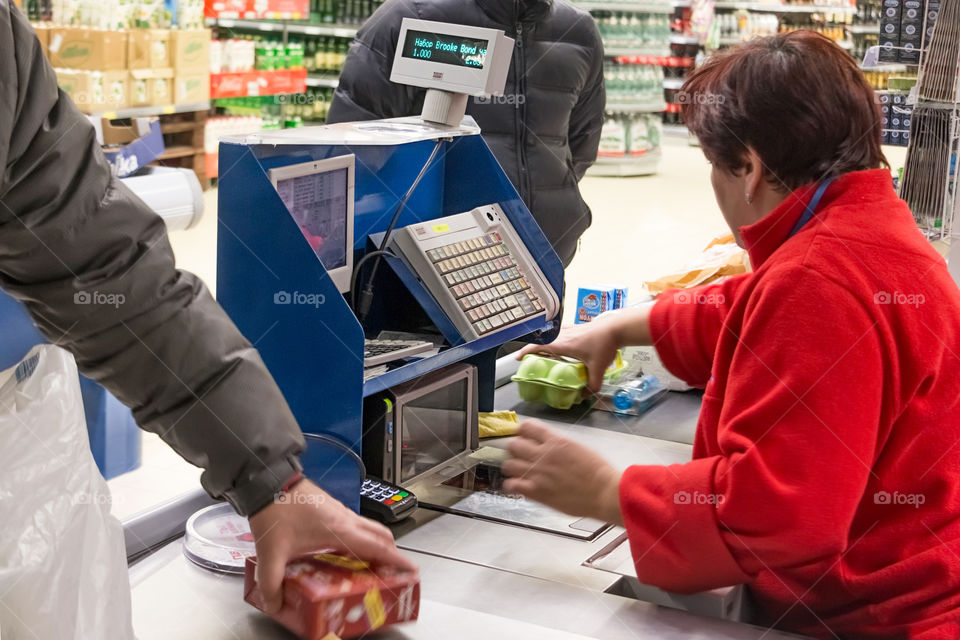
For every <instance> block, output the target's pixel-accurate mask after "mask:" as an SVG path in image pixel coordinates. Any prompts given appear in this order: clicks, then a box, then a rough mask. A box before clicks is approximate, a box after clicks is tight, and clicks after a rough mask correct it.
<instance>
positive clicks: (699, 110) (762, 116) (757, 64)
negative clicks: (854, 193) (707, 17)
mask: <svg viewBox="0 0 960 640" xmlns="http://www.w3.org/2000/svg"><path fill="white" fill-rule="evenodd" d="M874 95H875V94H874V91H873V89H872V88H871V87H870V85H869V84H867V81H866V78H864V77H863V74H862V73H861V72H860V69H859V68H858V67H857V64H856V62H855V61H854V60H853V58H851V57H850V54H848V53H847V52H845V51H844V50H843V49H841V48H840V47H838V46H837V45H836V44H834V43H833V42H832V41H831V40H830V39H828V38H826V37H824V36H822V35H820V34H818V33H814V32H813V31H806V30H800V31H794V32H792V33H784V34H779V35H776V36H771V37H768V38H757V39H756V40H751V41H750V42H747V43H745V44H742V45H740V46H738V47H734V48H732V49H731V50H730V51H728V52H724V53H720V54H717V55H714V56H712V57H711V58H709V59H708V60H707V62H706V63H704V65H703V66H701V67H700V68H698V69H696V70H695V71H694V72H693V74H692V75H691V76H690V78H689V79H688V80H687V81H686V82H685V83H684V85H683V88H682V89H681V92H680V94H679V96H678V97H679V101H680V102H681V104H682V108H683V118H684V121H685V122H686V124H687V127H688V128H689V129H690V131H691V133H693V134H694V135H695V136H697V138H698V139H699V141H700V144H701V146H702V147H703V152H704V154H705V155H706V156H707V159H708V160H710V161H711V162H712V163H714V165H716V166H717V167H719V168H720V169H723V170H725V171H728V172H730V173H736V172H737V171H739V170H740V169H741V168H742V167H743V165H744V160H745V155H746V152H747V147H750V148H752V149H753V150H754V151H756V152H757V154H758V155H759V156H760V159H761V161H762V162H763V164H764V168H765V170H766V172H767V173H769V174H770V175H769V177H768V179H769V180H770V181H771V182H772V183H773V184H775V185H777V186H780V187H783V188H787V189H790V190H793V189H796V188H798V187H801V186H803V185H805V184H810V183H812V182H816V181H817V180H820V179H822V178H824V177H827V176H831V175H840V174H842V173H846V172H848V171H857V170H861V169H876V168H879V167H881V166H888V165H887V160H886V158H885V157H884V156H883V152H882V151H881V150H880V139H881V124H880V111H879V107H878V104H877V101H876V99H875V97H874Z"/></svg>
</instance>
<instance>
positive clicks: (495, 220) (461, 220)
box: [393, 205, 559, 339]
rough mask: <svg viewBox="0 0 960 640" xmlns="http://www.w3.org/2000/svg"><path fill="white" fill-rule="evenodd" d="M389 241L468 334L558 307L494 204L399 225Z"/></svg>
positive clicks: (550, 315) (477, 334) (550, 313)
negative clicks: (443, 216) (405, 225)
mask: <svg viewBox="0 0 960 640" xmlns="http://www.w3.org/2000/svg"><path fill="white" fill-rule="evenodd" d="M393 245H394V248H395V249H398V250H399V253H400V254H401V255H402V256H403V257H404V258H405V259H406V260H407V262H409V263H410V264H411V266H412V267H413V270H414V271H416V272H417V274H418V275H419V276H420V277H421V279H422V280H423V282H424V284H426V285H427V288H429V289H430V292H431V293H432V294H433V296H434V297H435V298H436V299H437V301H438V302H439V303H440V306H441V307H442V308H443V310H444V311H445V312H446V314H447V316H449V317H450V319H451V320H452V321H453V323H454V324H455V325H456V327H457V329H458V330H459V331H460V333H461V334H462V335H463V336H464V337H465V338H467V339H476V338H479V337H482V336H484V335H486V334H489V333H492V332H495V331H498V330H500V329H503V328H505V327H508V326H510V325H514V324H518V323H521V322H523V321H525V320H527V319H529V318H533V317H535V316H538V315H546V316H547V318H548V319H549V318H553V317H555V316H556V314H557V313H558V311H559V301H558V300H557V298H556V294H555V292H554V291H553V289H552V288H551V287H550V286H549V284H547V283H546V280H545V278H544V277H543V275H542V273H541V272H540V270H539V268H538V267H537V265H536V262H535V261H534V260H533V258H532V257H531V256H530V253H529V252H528V251H527V249H526V247H525V246H524V245H523V243H522V241H521V240H520V239H519V237H518V236H517V235H516V231H514V229H513V228H512V226H510V223H509V222H508V221H507V219H506V217H505V216H504V215H503V212H502V210H501V209H500V207H499V205H487V206H484V207H478V208H477V209H474V210H472V211H468V212H465V213H459V214H456V215H453V216H448V217H446V218H440V219H437V220H431V221H429V222H426V223H419V224H415V225H410V226H409V227H404V228H403V229H400V230H398V232H397V234H396V235H395V236H394V240H393Z"/></svg>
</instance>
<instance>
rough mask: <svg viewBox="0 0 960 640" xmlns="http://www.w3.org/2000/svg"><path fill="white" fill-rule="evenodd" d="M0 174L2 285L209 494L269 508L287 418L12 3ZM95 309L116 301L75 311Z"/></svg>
mask: <svg viewBox="0 0 960 640" xmlns="http://www.w3.org/2000/svg"><path fill="white" fill-rule="evenodd" d="M0 167H2V169H3V173H2V174H0V287H2V288H3V289H5V290H6V291H8V292H9V293H10V294H11V295H13V296H15V297H16V298H18V299H19V300H21V301H23V302H24V303H26V306H27V308H28V309H29V311H30V313H31V314H32V316H33V318H34V319H35V321H36V323H37V325H38V326H39V328H40V330H41V331H42V332H43V334H44V335H45V336H47V338H49V339H50V341H51V342H53V343H55V344H57V345H60V346H61V347H64V348H65V349H67V350H69V351H71V352H72V353H73V354H74V355H75V356H76V360H77V365H78V366H79V368H80V370H81V371H82V372H83V373H84V374H86V375H87V376H89V377H91V378H93V379H95V380H97V381H98V382H100V383H102V384H103V385H104V386H105V387H107V388H108V389H109V390H110V391H111V392H113V393H114V395H116V396H117V398H119V399H120V400H121V401H122V402H123V403H124V404H127V405H128V406H130V407H132V408H133V412H134V417H135V418H136V420H137V423H138V424H139V425H140V426H141V427H143V428H144V429H146V430H148V431H153V432H155V433H157V434H159V435H160V437H161V438H163V440H164V441H165V442H167V444H169V445H170V446H171V447H173V448H174V449H175V450H176V451H177V452H178V453H179V454H180V455H182V456H183V457H184V458H186V459H187V460H188V461H189V462H191V463H193V464H195V465H197V466H199V467H203V469H205V471H204V473H203V477H202V483H203V486H204V488H205V489H206V490H207V492H209V493H210V494H211V495H212V496H214V497H219V498H224V499H226V500H229V501H230V503H231V504H233V505H234V507H236V509H237V511H238V512H240V513H241V514H250V513H253V512H255V511H257V510H259V509H260V508H261V507H263V506H265V505H267V504H268V503H269V502H270V501H271V499H272V498H273V496H274V494H275V493H276V491H277V490H278V488H280V487H281V486H282V485H283V484H284V483H285V482H286V481H287V480H289V479H290V478H291V476H293V475H294V473H296V472H297V471H299V470H300V462H299V460H298V457H297V456H298V454H299V453H300V452H301V451H302V450H303V447H304V442H303V437H302V436H301V434H300V430H299V428H298V427H297V424H296V422H295V420H294V418H293V415H292V413H291V412H290V409H289V407H287V404H286V402H285V401H284V399H283V397H282V396H281V394H280V390H279V389H278V388H277V386H276V384H275V383H274V382H273V379H272V378H271V377H270V374H269V373H268V372H267V369H266V367H265V366H264V364H263V362H262V361H261V359H260V356H259V355H258V354H257V352H256V350H255V349H254V348H253V347H251V346H250V344H249V343H248V342H247V341H246V340H245V339H244V338H243V336H241V335H240V333H239V332H238V331H237V329H236V327H234V325H233V323H232V322H230V319H229V318H227V316H226V314H225V313H224V312H223V310H222V309H221V308H220V306H219V305H218V304H217V303H216V302H215V301H214V300H213V298H212V297H211V296H210V292H209V291H208V290H207V289H206V287H204V286H203V284H202V283H201V282H200V281H199V280H198V279H197V278H196V277H195V276H193V275H191V274H189V273H184V272H182V271H178V270H177V269H176V268H175V267H174V259H173V252H172V251H171V249H170V244H169V242H168V240H167V234H166V228H165V226H164V223H163V221H162V220H161V219H160V217H159V216H157V215H156V214H154V213H153V212H152V211H151V210H150V209H149V208H148V207H147V206H146V205H145V204H144V203H143V202H141V201H140V200H139V199H138V198H137V197H136V196H134V195H133V194H132V193H131V192H130V191H129V190H128V189H127V188H126V187H124V186H123V185H122V184H121V183H120V182H119V181H118V180H116V179H115V178H112V177H111V174H110V169H109V167H108V165H107V163H106V161H105V160H104V158H103V155H102V153H101V152H100V150H99V146H98V145H97V142H96V138H95V136H94V132H93V127H92V125H91V124H90V122H89V120H87V119H86V118H85V117H84V116H83V115H82V114H81V113H80V112H79V111H77V109H76V107H74V105H73V103H72V102H71V101H70V98H69V97H67V96H66V95H65V94H63V93H62V92H59V91H58V89H57V82H56V78H55V76H54V73H53V71H52V69H51V68H50V65H49V64H47V62H46V60H45V59H44V56H43V52H42V51H41V49H40V44H39V41H38V40H37V38H36V36H35V35H34V33H33V30H32V29H31V28H30V25H29V23H28V22H27V21H26V20H25V19H24V17H23V15H22V14H21V13H20V12H19V11H18V10H17V9H16V7H15V6H13V5H12V2H11V0H0ZM85 293H86V294H94V293H95V294H98V295H96V296H94V295H90V296H89V297H87V296H85V295H84V294H85ZM78 294H79V295H78ZM99 294H103V295H99ZM111 294H113V295H112V296H111ZM108 296H109V297H108ZM120 296H122V298H121V297H120ZM104 298H107V299H109V300H111V301H113V302H118V301H122V303H120V304H116V306H114V305H109V306H107V305H98V304H78V302H86V301H88V300H92V301H94V302H95V301H96V300H97V299H104ZM2 331H3V329H2V327H0V333H2ZM24 437H27V436H24ZM2 472H3V470H2V469H0V473H2Z"/></svg>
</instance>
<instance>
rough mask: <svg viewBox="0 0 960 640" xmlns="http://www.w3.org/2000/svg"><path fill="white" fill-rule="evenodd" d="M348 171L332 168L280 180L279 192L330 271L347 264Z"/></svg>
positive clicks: (278, 183) (278, 184)
mask: <svg viewBox="0 0 960 640" xmlns="http://www.w3.org/2000/svg"><path fill="white" fill-rule="evenodd" d="M348 180H349V171H348V170H347V169H333V170H331V171H318V172H317V173H310V174H307V175H304V176H298V177H295V178H288V179H286V180H278V181H277V193H279V194H280V199H281V200H283V204H285V205H286V206H287V210H288V211H289V212H290V215H292V216H293V219H294V220H296V222H297V224H298V225H299V226H300V231H301V232H303V235H304V237H305V238H306V239H307V242H309V243H310V246H311V248H312V249H313V250H314V252H316V254H317V257H318V258H320V262H321V263H323V266H324V268H325V269H327V271H330V270H332V269H339V268H341V267H345V266H347V250H348V248H347V215H348V213H347V193H348V188H349V187H348Z"/></svg>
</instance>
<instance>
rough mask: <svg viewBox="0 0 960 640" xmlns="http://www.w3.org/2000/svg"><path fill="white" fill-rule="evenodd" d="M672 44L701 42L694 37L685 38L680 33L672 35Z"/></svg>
mask: <svg viewBox="0 0 960 640" xmlns="http://www.w3.org/2000/svg"><path fill="white" fill-rule="evenodd" d="M670 43H671V44H700V41H699V40H698V39H696V38H694V37H693V36H684V35H681V34H679V33H671V34H670Z"/></svg>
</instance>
